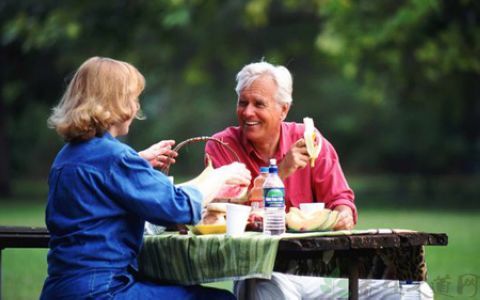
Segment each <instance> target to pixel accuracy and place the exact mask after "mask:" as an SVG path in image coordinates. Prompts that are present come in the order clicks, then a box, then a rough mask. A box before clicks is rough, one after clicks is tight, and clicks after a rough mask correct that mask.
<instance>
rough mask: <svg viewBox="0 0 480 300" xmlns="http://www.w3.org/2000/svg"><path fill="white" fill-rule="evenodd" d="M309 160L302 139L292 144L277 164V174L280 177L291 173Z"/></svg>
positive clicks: (302, 166) (283, 177)
mask: <svg viewBox="0 0 480 300" xmlns="http://www.w3.org/2000/svg"><path fill="white" fill-rule="evenodd" d="M309 160H310V156H309V155H308V152H307V146H306V144H305V140H304V139H299V140H298V141H296V142H295V144H293V146H292V148H290V150H289V151H288V152H287V154H286V155H285V157H284V158H283V160H282V161H281V162H280V163H279V164H278V174H279V175H280V177H281V178H282V179H285V178H287V177H288V176H290V175H292V174H293V172H295V171H296V170H298V169H302V168H305V166H306V165H307V164H308V162H309Z"/></svg>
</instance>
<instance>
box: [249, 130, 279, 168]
mask: <svg viewBox="0 0 480 300" xmlns="http://www.w3.org/2000/svg"><path fill="white" fill-rule="evenodd" d="M279 142H280V132H279V133H278V135H277V136H276V137H275V138H274V139H272V140H271V141H268V142H263V143H261V142H260V143H252V145H253V148H255V151H256V152H257V153H258V155H260V158H261V159H262V160H263V161H265V162H268V160H269V159H270V158H272V157H275V153H276V152H277V149H278V144H279Z"/></svg>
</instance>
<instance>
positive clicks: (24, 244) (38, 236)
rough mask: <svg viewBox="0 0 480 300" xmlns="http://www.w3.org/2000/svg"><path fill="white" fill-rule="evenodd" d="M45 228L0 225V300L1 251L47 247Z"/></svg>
mask: <svg viewBox="0 0 480 300" xmlns="http://www.w3.org/2000/svg"><path fill="white" fill-rule="evenodd" d="M49 240H50V234H49V233H48V230H47V229H46V228H38V227H16V226H0V300H1V299H2V251H3V249H6V248H48V241H49Z"/></svg>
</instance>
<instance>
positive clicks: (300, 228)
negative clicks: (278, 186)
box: [286, 207, 338, 232]
mask: <svg viewBox="0 0 480 300" xmlns="http://www.w3.org/2000/svg"><path fill="white" fill-rule="evenodd" d="M286 221H287V226H288V228H289V229H291V230H293V231H297V232H308V231H322V230H332V229H333V228H334V227H335V225H336V224H337V221H338V212H337V211H335V210H330V209H322V210H317V211H313V212H309V213H307V212H304V211H301V210H299V209H298V208H296V207H292V208H290V211H289V212H288V214H287V215H286Z"/></svg>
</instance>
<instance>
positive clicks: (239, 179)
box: [214, 162, 252, 186]
mask: <svg viewBox="0 0 480 300" xmlns="http://www.w3.org/2000/svg"><path fill="white" fill-rule="evenodd" d="M214 172H217V176H218V180H220V181H223V182H224V183H225V184H231V185H245V186H248V185H250V180H251V179H252V175H251V174H250V171H249V170H248V169H247V167H246V166H245V165H244V164H242V163H239V162H234V163H232V164H229V165H225V166H222V167H220V168H217V169H215V170H214Z"/></svg>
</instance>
